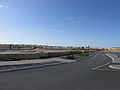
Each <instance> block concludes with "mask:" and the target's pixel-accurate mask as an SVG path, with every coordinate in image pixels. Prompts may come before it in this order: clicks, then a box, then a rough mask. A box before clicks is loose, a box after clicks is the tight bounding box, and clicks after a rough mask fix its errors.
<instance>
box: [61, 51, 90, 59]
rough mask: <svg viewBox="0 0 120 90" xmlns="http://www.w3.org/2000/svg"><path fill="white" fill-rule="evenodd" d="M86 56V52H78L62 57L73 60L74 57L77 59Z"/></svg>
mask: <svg viewBox="0 0 120 90" xmlns="http://www.w3.org/2000/svg"><path fill="white" fill-rule="evenodd" d="M87 56H89V54H88V53H80V54H73V55H68V56H64V57H62V58H64V59H71V60H74V59H79V58H83V57H87Z"/></svg>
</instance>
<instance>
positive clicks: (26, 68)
mask: <svg viewBox="0 0 120 90" xmlns="http://www.w3.org/2000/svg"><path fill="white" fill-rule="evenodd" d="M94 55H96V53H94V54H92V55H90V56H88V57H84V58H81V59H76V60H74V61H71V62H67V61H65V62H64V61H62V62H58V63H52V64H45V65H36V66H28V67H22V68H14V69H5V70H0V73H5V72H14V71H22V70H29V69H36V68H44V67H50V66H56V65H61V64H68V63H74V62H76V61H78V60H83V59H88V58H91V57H92V56H94Z"/></svg>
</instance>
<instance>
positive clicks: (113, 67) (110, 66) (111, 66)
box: [109, 65, 120, 70]
mask: <svg viewBox="0 0 120 90" xmlns="http://www.w3.org/2000/svg"><path fill="white" fill-rule="evenodd" d="M109 68H111V69H117V70H120V67H117V66H114V65H109Z"/></svg>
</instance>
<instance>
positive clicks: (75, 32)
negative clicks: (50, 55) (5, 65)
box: [0, 0, 120, 47]
mask: <svg viewBox="0 0 120 90" xmlns="http://www.w3.org/2000/svg"><path fill="white" fill-rule="evenodd" d="M119 4H120V0H0V43H19V44H23V43H25V44H43V45H44V44H45V45H46V44H47V45H62V46H88V45H90V46H95V47H117V46H120V39H119V36H120V5H119Z"/></svg>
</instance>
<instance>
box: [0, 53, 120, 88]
mask: <svg viewBox="0 0 120 90" xmlns="http://www.w3.org/2000/svg"><path fill="white" fill-rule="evenodd" d="M108 62H111V60H110V59H109V58H108V57H107V56H106V55H105V53H103V52H99V53H97V55H96V56H94V57H92V58H90V59H86V60H81V61H77V62H75V63H71V64H64V65H58V66H52V67H46V68H39V69H33V70H26V71H17V72H10V73H0V90H120V71H114V70H109V69H108V70H106V69H105V70H104V69H103V70H99V69H98V70H91V69H92V68H93V67H96V66H99V65H103V64H105V63H108ZM106 67H107V66H106Z"/></svg>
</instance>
